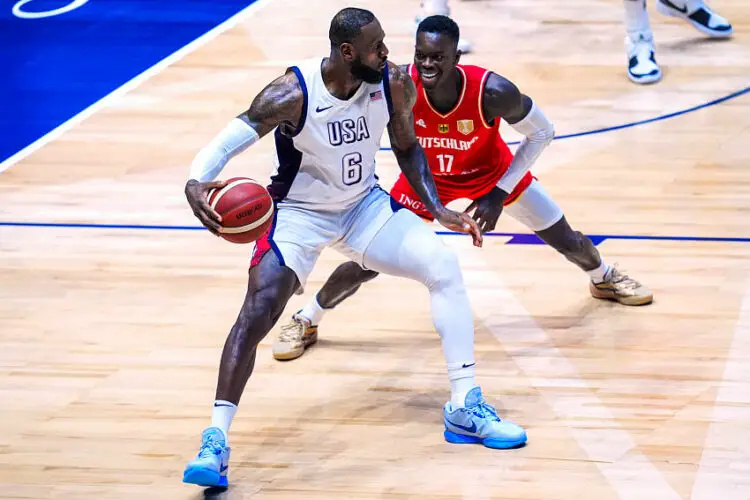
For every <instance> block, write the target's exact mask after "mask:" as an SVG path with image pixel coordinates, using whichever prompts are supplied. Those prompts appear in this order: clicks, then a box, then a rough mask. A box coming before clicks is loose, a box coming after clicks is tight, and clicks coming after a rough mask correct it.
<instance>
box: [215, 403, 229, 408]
mask: <svg viewBox="0 0 750 500" xmlns="http://www.w3.org/2000/svg"><path fill="white" fill-rule="evenodd" d="M219 406H227V407H229V408H231V407H232V405H225V404H219V403H214V408H217V407H219Z"/></svg>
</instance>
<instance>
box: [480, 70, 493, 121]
mask: <svg viewBox="0 0 750 500" xmlns="http://www.w3.org/2000/svg"><path fill="white" fill-rule="evenodd" d="M490 73H491V72H490V70H485V71H484V75H482V83H480V84H479V116H481V117H482V124H483V125H484V127H485V128H492V125H490V124H489V122H488V121H487V118H486V117H485V116H484V107H483V106H482V98H483V97H484V84H485V83H487V78H489V77H490Z"/></svg>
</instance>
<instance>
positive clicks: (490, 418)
mask: <svg viewBox="0 0 750 500" xmlns="http://www.w3.org/2000/svg"><path fill="white" fill-rule="evenodd" d="M443 421H444V423H445V432H444V433H443V435H444V436H445V440H446V441H448V442H449V443H455V444H477V443H481V444H483V445H484V446H486V447H488V448H499V449H504V448H515V447H517V446H520V445H522V444H524V443H526V431H525V430H523V428H522V427H521V426H518V425H516V424H514V423H512V422H509V421H507V420H503V419H501V418H500V417H499V416H498V415H497V410H495V408H494V407H493V406H492V405H490V404H489V403H487V401H485V399H484V397H483V396H482V390H481V389H480V388H479V387H475V388H473V389H472V390H470V391H469V393H468V394H467V395H466V399H465V401H464V407H463V408H454V407H453V405H452V404H451V402H450V401H448V402H447V403H446V404H445V407H444V408H443Z"/></svg>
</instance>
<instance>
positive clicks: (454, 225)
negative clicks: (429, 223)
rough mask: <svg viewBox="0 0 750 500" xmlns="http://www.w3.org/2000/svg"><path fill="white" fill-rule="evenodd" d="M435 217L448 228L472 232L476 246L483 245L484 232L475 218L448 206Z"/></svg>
mask: <svg viewBox="0 0 750 500" xmlns="http://www.w3.org/2000/svg"><path fill="white" fill-rule="evenodd" d="M435 219H436V220H437V221H438V222H439V223H440V224H441V225H443V226H445V227H446V228H448V229H450V230H451V231H456V232H457V233H464V234H470V235H471V239H472V240H474V246H475V247H481V246H482V241H483V239H484V238H483V237H482V232H481V231H480V230H479V226H477V223H476V222H474V219H472V218H471V217H469V216H468V215H466V214H462V213H461V212H454V211H453V210H448V209H447V208H446V209H445V210H444V211H442V212H441V213H440V214H439V215H438V216H437V217H435Z"/></svg>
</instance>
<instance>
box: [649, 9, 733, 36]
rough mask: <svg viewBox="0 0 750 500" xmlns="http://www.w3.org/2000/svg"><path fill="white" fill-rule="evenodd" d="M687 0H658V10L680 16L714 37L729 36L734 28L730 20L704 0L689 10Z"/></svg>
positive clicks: (669, 14)
mask: <svg viewBox="0 0 750 500" xmlns="http://www.w3.org/2000/svg"><path fill="white" fill-rule="evenodd" d="M687 3H688V2H685V0H658V1H657V2H656V10H658V11H659V12H661V13H662V14H664V15H667V16H672V17H679V18H682V19H684V20H686V21H687V22H689V23H690V24H692V25H693V27H694V28H695V29H697V30H698V31H700V32H701V33H703V34H705V35H708V36H710V37H714V38H727V37H729V36H731V35H732V33H733V31H734V30H733V29H732V25H731V24H729V21H727V20H726V19H724V18H723V17H721V16H720V15H718V14H717V13H716V12H714V11H712V10H711V8H710V7H709V6H708V5H706V4H705V3H703V2H697V3H696V4H695V5H694V6H692V9H691V10H688V6H687Z"/></svg>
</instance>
